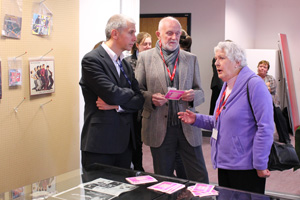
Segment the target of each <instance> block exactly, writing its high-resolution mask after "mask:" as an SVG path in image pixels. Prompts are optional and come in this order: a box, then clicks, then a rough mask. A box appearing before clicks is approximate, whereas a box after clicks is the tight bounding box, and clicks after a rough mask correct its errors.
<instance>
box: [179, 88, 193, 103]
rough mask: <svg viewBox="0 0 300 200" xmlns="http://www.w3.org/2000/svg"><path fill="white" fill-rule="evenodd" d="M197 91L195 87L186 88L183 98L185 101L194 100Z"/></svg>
mask: <svg viewBox="0 0 300 200" xmlns="http://www.w3.org/2000/svg"><path fill="white" fill-rule="evenodd" d="M194 97H195V91H194V90H193V89H190V90H186V91H184V93H183V94H182V96H181V100H183V101H194Z"/></svg>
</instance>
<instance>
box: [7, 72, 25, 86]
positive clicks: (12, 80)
mask: <svg viewBox="0 0 300 200" xmlns="http://www.w3.org/2000/svg"><path fill="white" fill-rule="evenodd" d="M8 76H9V86H18V85H22V70H21V69H9V72H8Z"/></svg>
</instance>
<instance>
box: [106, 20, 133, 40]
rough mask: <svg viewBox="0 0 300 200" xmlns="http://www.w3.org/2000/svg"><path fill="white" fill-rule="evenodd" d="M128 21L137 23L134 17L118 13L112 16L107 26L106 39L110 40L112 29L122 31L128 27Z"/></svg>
mask: <svg viewBox="0 0 300 200" xmlns="http://www.w3.org/2000/svg"><path fill="white" fill-rule="evenodd" d="M127 22H129V23H132V24H135V21H134V20H133V19H132V18H130V17H127V16H125V15H122V14H116V15H113V16H111V17H110V18H109V20H108V22H107V24H106V27H105V35H106V40H109V39H110V38H111V31H112V30H113V29H116V30H118V31H122V30H123V29H124V28H126V27H127Z"/></svg>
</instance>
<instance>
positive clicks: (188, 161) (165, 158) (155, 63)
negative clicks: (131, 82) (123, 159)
mask: <svg viewBox="0 0 300 200" xmlns="http://www.w3.org/2000/svg"><path fill="white" fill-rule="evenodd" d="M180 34H181V25H180V23H179V21H178V20H177V19H175V18H173V17H165V18H163V19H161V21H160V22H159V25H158V31H157V32H156V35H157V37H158V39H159V40H158V41H157V43H156V46H155V48H152V49H150V50H147V51H144V52H142V53H140V55H139V59H138V62H137V68H136V78H137V80H138V82H139V85H140V89H141V91H142V93H143V95H144V97H145V104H144V109H143V113H142V117H143V118H142V140H143V142H144V143H145V145H148V146H150V149H151V153H152V157H153V165H154V172H155V173H156V174H161V175H166V176H173V173H174V165H175V155H176V151H179V153H180V155H181V158H182V161H183V164H184V168H185V169H186V175H187V178H188V179H190V180H195V181H199V182H202V183H208V175H207V170H206V166H205V161H204V158H203V153H202V146H201V142H202V135H201V130H200V129H198V128H197V127H192V126H190V125H187V124H182V123H181V121H180V120H179V119H178V117H177V112H178V111H184V110H185V109H187V108H190V109H191V110H193V111H195V107H196V106H198V105H200V104H201V103H203V102H204V93H203V90H202V88H201V83H200V72H199V66H198V61H197V57H196V56H195V55H193V54H191V53H189V52H186V51H182V50H180V48H179V39H180ZM169 72H170V73H169ZM168 88H176V89H178V90H183V91H184V93H183V95H182V97H181V99H180V100H168V99H166V98H165V94H166V93H167V92H168Z"/></svg>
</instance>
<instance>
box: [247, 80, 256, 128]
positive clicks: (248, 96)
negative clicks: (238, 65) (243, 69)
mask: <svg viewBox="0 0 300 200" xmlns="http://www.w3.org/2000/svg"><path fill="white" fill-rule="evenodd" d="M254 77H256V76H251V77H250V78H249V79H248V81H247V98H248V102H249V105H250V109H251V112H252V115H253V117H254V121H255V123H257V121H256V118H255V115H254V112H253V108H252V105H251V101H250V95H249V88H248V83H249V81H250V79H252V78H254Z"/></svg>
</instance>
